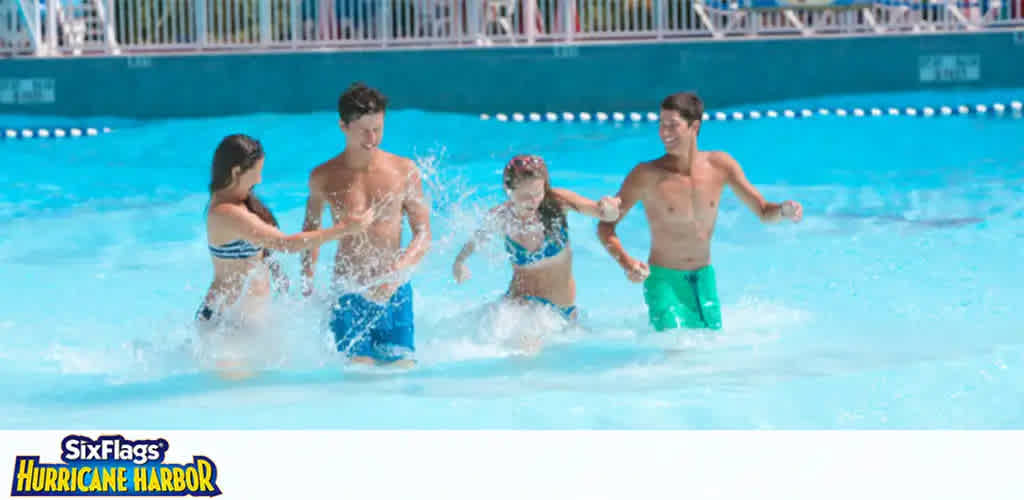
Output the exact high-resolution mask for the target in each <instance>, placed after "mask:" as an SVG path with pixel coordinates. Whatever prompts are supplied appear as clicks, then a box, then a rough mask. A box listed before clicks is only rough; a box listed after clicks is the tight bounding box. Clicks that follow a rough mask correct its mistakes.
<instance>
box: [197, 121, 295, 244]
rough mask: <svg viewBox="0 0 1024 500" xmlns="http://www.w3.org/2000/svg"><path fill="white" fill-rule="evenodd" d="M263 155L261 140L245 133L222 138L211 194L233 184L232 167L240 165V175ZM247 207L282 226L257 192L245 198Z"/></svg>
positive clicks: (270, 221) (269, 222) (266, 219)
mask: <svg viewBox="0 0 1024 500" xmlns="http://www.w3.org/2000/svg"><path fill="white" fill-rule="evenodd" d="M263 156H264V153H263V146H262V145H261V144H260V141H257V140H256V139H253V138H252V137H249V136H247V135H245V134H234V135H229V136H227V137H225V138H224V139H222V140H221V141H220V144H219V145H218V146H217V150H216V151H214V153H213V172H212V175H211V180H210V194H213V193H215V192H217V191H220V190H221V189H224V188H226V187H228V186H230V185H231V183H232V182H233V181H234V180H235V179H234V177H233V176H232V175H231V169H232V168H234V167H235V166H237V167H239V168H240V169H241V171H240V172H239V175H241V174H242V173H245V171H246V170H249V169H250V168H252V167H254V166H256V163H257V162H258V161H260V160H261V159H263ZM245 207H246V208H248V209H249V211H250V212H252V213H254V214H256V216H257V217H259V218H260V219H263V221H264V222H266V223H267V224H270V225H272V226H274V227H280V226H278V224H277V218H276V217H274V214H273V213H271V211H270V209H269V208H267V206H266V205H264V204H263V202H262V201H260V199H259V197H257V196H256V194H255V193H252V192H249V196H247V197H246V198H245Z"/></svg>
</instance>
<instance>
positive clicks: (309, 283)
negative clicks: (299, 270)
mask: <svg viewBox="0 0 1024 500" xmlns="http://www.w3.org/2000/svg"><path fill="white" fill-rule="evenodd" d="M310 295H313V277H312V276H303V277H302V296H303V297H309V296H310Z"/></svg>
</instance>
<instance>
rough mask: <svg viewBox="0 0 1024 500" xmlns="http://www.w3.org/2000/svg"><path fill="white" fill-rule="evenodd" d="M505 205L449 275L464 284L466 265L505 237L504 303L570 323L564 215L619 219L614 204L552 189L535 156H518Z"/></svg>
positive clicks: (572, 299) (572, 286)
mask: <svg viewBox="0 0 1024 500" xmlns="http://www.w3.org/2000/svg"><path fill="white" fill-rule="evenodd" d="M502 177H503V180H504V185H505V192H506V193H507V195H508V198H509V201H507V202H505V203H502V204H501V205H498V206H497V207H495V208H493V209H492V210H491V211H490V213H489V215H488V217H487V220H486V221H485V224H484V227H483V228H482V229H480V230H479V231H477V232H476V234H475V235H474V237H473V238H472V239H471V240H470V241H469V242H468V243H466V244H465V246H463V247H462V251H461V252H459V255H458V257H456V258H455V264H454V265H453V267H452V273H453V274H454V275H455V281H456V282H457V283H463V282H464V281H466V280H467V279H469V276H470V273H469V269H467V268H466V265H465V261H466V259H467V258H469V256H470V255H472V254H473V252H474V250H476V247H477V245H479V244H480V243H482V242H484V241H485V240H486V239H488V238H489V237H490V236H492V235H495V234H501V235H504V236H505V250H506V251H507V252H508V254H509V260H510V261H511V262H512V267H513V270H514V274H513V277H512V283H511V284H509V288H508V292H507V293H506V299H507V300H510V301H515V302H519V303H531V302H532V303H535V304H539V305H541V306H543V307H547V308H550V309H551V310H553V311H555V312H557V313H558V314H560V315H561V316H562V317H563V318H565V319H566V320H575V319H576V317H577V311H576V281H575V280H574V279H573V275H572V250H571V248H570V247H569V228H568V225H567V221H566V213H567V212H568V211H569V210H575V211H576V212H579V213H582V214H585V215H589V216H591V217H594V218H597V219H600V220H603V221H614V220H617V219H618V217H619V199H618V198H614V197H610V196H605V197H603V198H601V199H600V200H599V201H597V202H595V201H593V200H589V199H587V198H584V197H582V196H580V195H578V194H576V193H574V192H572V191H568V190H565V189H555V188H552V187H551V180H550V178H549V176H548V169H547V165H545V163H544V160H543V159H541V158H540V157H539V156H533V155H519V156H516V157H514V158H512V160H511V161H509V162H508V164H507V165H506V166H505V171H504V174H503V176H502Z"/></svg>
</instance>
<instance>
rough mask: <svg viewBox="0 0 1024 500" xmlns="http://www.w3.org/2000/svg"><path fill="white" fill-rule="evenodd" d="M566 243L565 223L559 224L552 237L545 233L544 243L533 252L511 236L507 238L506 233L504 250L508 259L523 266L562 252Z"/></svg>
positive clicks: (567, 238) (567, 239)
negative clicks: (556, 232) (556, 231)
mask: <svg viewBox="0 0 1024 500" xmlns="http://www.w3.org/2000/svg"><path fill="white" fill-rule="evenodd" d="M568 244H569V231H568V229H567V228H566V226H565V225H562V226H561V228H560V229H559V231H558V235H556V236H555V237H554V238H551V237H549V236H548V235H547V234H545V235H544V244H542V245H541V246H540V248H538V249H537V250H536V251H534V252H531V251H529V250H527V249H526V248H524V247H523V246H522V245H520V244H519V243H516V242H515V241H513V240H512V238H509V237H508V235H506V236H505V251H507V252H508V254H509V255H508V256H509V259H511V260H512V263H513V264H515V265H517V266H525V265H529V264H533V263H536V262H540V261H542V260H544V259H548V258H551V257H554V256H556V255H558V254H560V253H562V249H564V248H565V247H566V245H568Z"/></svg>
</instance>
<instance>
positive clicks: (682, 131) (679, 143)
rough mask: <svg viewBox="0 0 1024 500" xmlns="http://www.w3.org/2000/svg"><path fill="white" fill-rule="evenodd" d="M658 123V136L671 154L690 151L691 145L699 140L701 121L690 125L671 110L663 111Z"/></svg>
mask: <svg viewBox="0 0 1024 500" xmlns="http://www.w3.org/2000/svg"><path fill="white" fill-rule="evenodd" d="M658 123H659V125H658V136H659V137H660V138H661V143H662V144H663V145H664V146H665V151H666V152H668V153H671V154H680V153H684V152H686V151H687V150H689V148H690V145H691V144H693V143H694V141H696V140H697V132H698V131H699V130H700V121H699V120H694V121H693V122H692V123H689V124H688V123H687V122H686V119H685V118H683V117H682V115H680V114H679V112H678V111H675V110H671V109H662V110H661V116H660V120H659V122H658Z"/></svg>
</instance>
